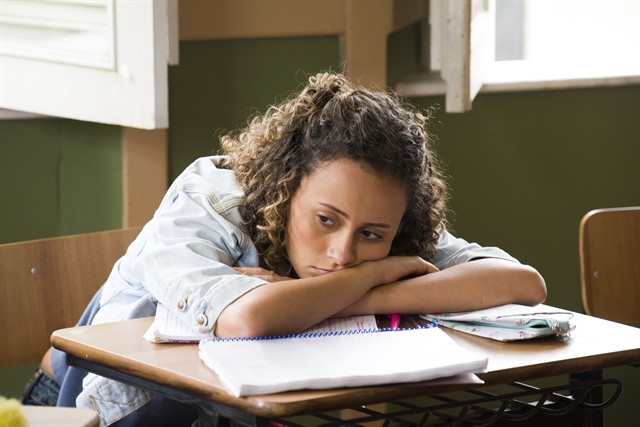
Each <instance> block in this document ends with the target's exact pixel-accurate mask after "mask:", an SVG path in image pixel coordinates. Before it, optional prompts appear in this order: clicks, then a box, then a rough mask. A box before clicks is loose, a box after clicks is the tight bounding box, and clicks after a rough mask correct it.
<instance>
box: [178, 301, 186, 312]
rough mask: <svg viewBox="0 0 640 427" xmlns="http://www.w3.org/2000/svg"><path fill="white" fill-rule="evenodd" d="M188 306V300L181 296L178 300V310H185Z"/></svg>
mask: <svg viewBox="0 0 640 427" xmlns="http://www.w3.org/2000/svg"><path fill="white" fill-rule="evenodd" d="M186 307H187V302H186V301H185V300H184V298H180V299H179V300H178V310H180V311H184V309H185V308H186Z"/></svg>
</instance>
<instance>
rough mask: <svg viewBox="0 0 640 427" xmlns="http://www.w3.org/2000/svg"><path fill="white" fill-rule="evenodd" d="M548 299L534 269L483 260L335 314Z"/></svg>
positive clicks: (391, 288)
mask: <svg viewBox="0 0 640 427" xmlns="http://www.w3.org/2000/svg"><path fill="white" fill-rule="evenodd" d="M546 297H547V290H546V286H545V282H544V279H543V278H542V276H541V275H540V274H539V273H538V272H537V271H536V270H535V269H533V268H532V267H529V266H526V265H522V264H518V263H515V262H512V261H507V260H502V259H495V258H483V259H478V260H474V261H469V262H465V263H463V264H459V265H456V266H453V267H450V268H447V269H445V270H442V271H438V272H436V273H431V274H427V275H423V276H420V277H414V278H411V279H406V280H400V281H398V282H395V283H391V284H388V285H384V286H378V287H376V288H373V289H371V290H370V291H368V292H367V293H366V294H365V295H363V297H362V298H360V299H358V301H356V302H355V303H354V304H352V305H350V306H349V307H346V308H345V309H344V310H341V311H340V312H338V313H336V315H335V316H336V317H345V316H351V315H355V314H365V313H366V314H389V313H405V314H420V313H443V312H457V311H468V310H479V309H482V308H487V307H494V306H497V305H502V304H509V303H514V304H523V305H536V304H540V303H542V302H544V300H545V299H546Z"/></svg>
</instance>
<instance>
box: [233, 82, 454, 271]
mask: <svg viewBox="0 0 640 427" xmlns="http://www.w3.org/2000/svg"><path fill="white" fill-rule="evenodd" d="M427 120H428V116H425V115H423V114H422V113H420V112H418V111H417V110H415V109H414V108H413V107H411V106H410V105H408V104H407V103H404V102H403V101H401V100H400V99H399V97H398V96H397V95H396V94H394V93H392V92H379V91H371V90H368V89H365V88H363V87H361V86H358V85H356V84H354V83H352V82H350V81H349V80H347V79H346V78H345V77H344V76H343V75H340V74H334V73H321V74H317V75H315V76H312V77H310V78H309V82H308V84H307V85H306V86H305V87H304V89H303V90H302V91H301V92H300V93H298V94H297V95H296V96H293V97H291V98H290V99H289V100H287V101H284V102H283V103H282V104H280V105H277V106H271V107H269V109H268V110H267V112H266V113H265V114H264V115H259V116H256V117H254V118H253V119H252V120H250V121H249V124H248V126H247V127H246V128H245V129H243V130H240V131H239V132H236V134H235V135H234V134H230V135H226V136H223V137H222V138H221V145H222V147H223V149H224V150H225V151H226V152H227V153H228V154H229V156H230V157H229V159H228V160H227V161H226V163H225V166H226V167H229V168H233V170H234V171H235V175H236V177H237V179H238V181H239V183H240V185H241V187H242V189H243V190H244V192H245V195H246V207H245V210H244V212H243V218H244V221H245V226H246V227H247V230H248V232H249V234H250V235H251V237H252V239H253V242H254V243H255V246H256V248H257V249H258V252H259V254H260V255H261V256H262V259H263V261H264V262H265V263H266V264H267V265H268V266H269V267H270V268H272V269H278V270H281V269H284V270H285V271H286V270H287V269H289V268H290V265H289V261H288V259H287V254H286V223H287V219H288V214H289V206H290V201H291V198H292V196H293V195H294V193H295V192H296V190H297V189H298V187H299V186H300V182H301V181H302V179H303V178H304V177H307V176H309V175H311V174H312V173H313V172H314V171H315V170H316V169H317V168H319V167H321V166H322V165H323V164H326V162H330V161H332V160H337V159H342V158H346V159H350V160H353V161H355V162H357V163H358V164H360V165H361V166H362V167H364V168H367V169H369V170H373V171H375V172H376V173H378V174H382V175H386V176H389V177H390V178H393V179H397V180H399V182H402V183H404V184H405V185H406V186H407V190H408V205H407V210H406V212H405V213H404V216H403V218H402V221H401V223H400V228H399V230H398V232H397V234H396V236H395V238H394V240H393V243H392V245H391V250H390V253H389V254H390V255H419V256H421V257H423V258H425V259H430V258H431V256H433V254H434V253H435V251H436V245H437V241H438V238H439V236H440V234H441V233H442V231H443V230H444V229H445V225H446V219H445V214H446V203H447V188H446V185H445V183H444V180H443V179H442V177H441V174H440V172H439V170H438V167H437V159H436V157H435V154H434V153H433V152H432V151H431V149H430V147H429V145H430V142H431V140H430V138H429V136H428V135H427V132H426V130H425V126H426V123H427Z"/></svg>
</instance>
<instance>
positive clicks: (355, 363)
mask: <svg viewBox="0 0 640 427" xmlns="http://www.w3.org/2000/svg"><path fill="white" fill-rule="evenodd" d="M199 349H200V358H201V359H202V360H203V361H204V363H205V364H206V365H207V366H208V367H209V368H211V369H212V370H213V371H214V372H215V373H216V374H217V376H218V378H219V379H220V382H221V383H222V384H223V385H224V387H225V388H226V389H227V391H228V392H229V393H230V394H232V395H234V396H238V397H239V396H249V395H256V394H270V393H278V392H283V391H289V390H300V389H326V388H339V387H358V386H369V385H378V384H390V383H403V382H415V381H424V380H430V379H435V378H443V377H450V376H454V375H458V374H470V373H478V372H483V371H484V370H485V369H486V367H487V358H486V357H485V356H481V355H477V354H474V353H471V352H469V351H467V350H465V349H464V348H462V347H460V346H458V345H457V344H456V343H455V342H454V341H453V340H452V339H451V338H449V336H448V335H447V334H445V333H444V332H443V331H442V330H440V329H438V328H437V327H422V328H419V329H398V330H390V329H380V330H378V329H371V330H360V331H347V332H331V333H310V334H298V335H290V336H285V337H266V338H258V339H255V338H236V339H218V338H214V339H208V340H203V341H201V342H200V345H199Z"/></svg>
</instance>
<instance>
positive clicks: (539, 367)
mask: <svg viewBox="0 0 640 427" xmlns="http://www.w3.org/2000/svg"><path fill="white" fill-rule="evenodd" d="M151 322H152V318H144V319H137V320H130V321H125V322H117V323H110V324H102V325H93V326H85V327H79V328H69V329H62V330H58V331H56V332H54V333H53V335H52V338H51V341H52V344H53V346H54V347H56V348H58V349H59V350H62V351H64V352H66V353H67V354H68V355H69V359H68V360H69V363H70V364H71V365H73V366H76V367H79V368H81V369H85V370H88V371H90V372H94V373H97V374H99V375H103V376H105V377H109V378H113V379H115V380H118V381H121V382H123V383H127V384H131V385H135V386H137V387H140V388H143V389H146V390H150V391H152V392H155V393H159V394H162V395H165V396H167V397H170V398H173V399H176V400H180V401H183V402H185V403H190V404H194V405H196V406H198V409H199V411H200V418H201V424H200V425H201V426H203V427H204V426H205V425H217V424H218V423H222V424H226V423H228V419H233V420H234V421H235V422H237V423H240V424H245V425H249V426H265V425H267V424H268V420H267V419H269V418H278V417H288V416H293V415H299V414H309V413H317V412H322V411H330V410H336V409H342V408H349V407H359V406H361V405H369V404H372V403H378V402H388V401H394V400H398V399H406V398H412V397H416V396H431V395H435V394H442V393H447V392H452V391H459V390H467V389H470V388H474V387H478V384H473V383H472V382H465V381H461V382H460V381H459V382H457V383H453V384H446V382H445V383H443V382H442V381H440V382H438V381H435V382H432V381H427V382H419V383H410V384H400V385H388V386H376V387H359V388H345V389H339V390H323V391H301V392H289V393H281V394H275V395H265V396H250V397H245V398H236V397H233V396H231V395H229V394H227V393H226V392H225V390H224V388H223V387H222V385H221V384H220V382H219V380H218V379H217V377H216V376H215V374H214V373H213V372H212V371H211V370H210V369H209V368H207V367H206V366H205V365H204V363H202V362H201V361H200V360H199V358H198V348H197V346H196V345H193V344H152V343H149V342H147V341H145V340H144V339H143V338H142V335H143V333H144V332H145V331H146V330H147V328H148V327H149V325H150V324H151ZM572 323H574V324H575V325H576V329H575V331H574V332H573V333H572V338H571V340H570V341H568V342H561V341H557V340H555V339H553V338H549V339H546V338H544V339H535V340H530V341H519V342H515V343H501V342H497V341H492V340H489V339H485V338H480V337H475V336H471V335H468V334H464V333H461V332H457V331H451V330H446V329H445V331H446V332H447V333H448V334H449V335H450V336H451V337H452V338H453V339H454V340H455V341H456V342H457V343H458V344H460V345H461V346H463V347H465V348H467V349H469V350H471V351H474V352H477V353H480V354H485V355H487V356H488V357H489V365H488V370H487V372H486V373H484V374H481V375H479V377H480V378H482V379H483V380H484V381H485V384H486V385H495V384H505V383H511V382H513V381H526V380H531V379H536V378H544V377H550V376H555V375H561V374H570V373H574V372H583V371H591V370H599V369H602V368H607V367H613V366H621V365H628V364H637V363H640V329H637V328H632V327H629V326H625V325H621V324H617V323H613V322H609V321H606V320H601V319H597V318H593V317H589V316H585V315H581V314H578V313H576V314H575V317H574V319H573V322H572Z"/></svg>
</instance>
